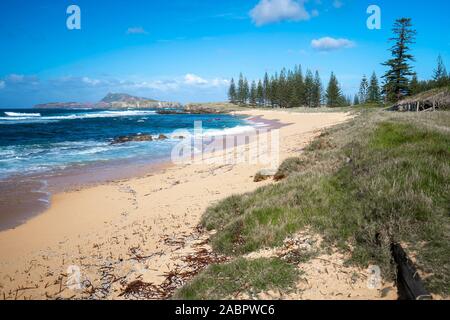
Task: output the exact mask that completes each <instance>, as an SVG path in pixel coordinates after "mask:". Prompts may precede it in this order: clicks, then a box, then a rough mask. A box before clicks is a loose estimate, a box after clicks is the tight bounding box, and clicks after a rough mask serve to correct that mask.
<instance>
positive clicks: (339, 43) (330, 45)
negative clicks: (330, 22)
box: [311, 37, 355, 51]
mask: <svg viewBox="0 0 450 320" xmlns="http://www.w3.org/2000/svg"><path fill="white" fill-rule="evenodd" d="M311 46H312V47H313V48H314V49H316V50H319V51H332V50H338V49H342V48H351V47H354V46H355V43H354V42H353V41H350V40H348V39H335V38H331V37H324V38H320V39H315V40H312V41H311Z"/></svg>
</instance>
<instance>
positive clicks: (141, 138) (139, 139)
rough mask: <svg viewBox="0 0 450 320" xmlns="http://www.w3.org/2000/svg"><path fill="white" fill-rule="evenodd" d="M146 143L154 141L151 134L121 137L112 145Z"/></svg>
mask: <svg viewBox="0 0 450 320" xmlns="http://www.w3.org/2000/svg"><path fill="white" fill-rule="evenodd" d="M145 141H153V137H152V136H151V135H149V134H136V135H129V136H120V137H117V138H114V141H113V142H112V143H111V144H121V143H127V142H145Z"/></svg>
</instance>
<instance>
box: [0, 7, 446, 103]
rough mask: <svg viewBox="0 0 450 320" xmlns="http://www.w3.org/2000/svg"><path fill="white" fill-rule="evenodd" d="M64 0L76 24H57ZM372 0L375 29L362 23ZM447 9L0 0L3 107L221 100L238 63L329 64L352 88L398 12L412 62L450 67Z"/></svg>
mask: <svg viewBox="0 0 450 320" xmlns="http://www.w3.org/2000/svg"><path fill="white" fill-rule="evenodd" d="M72 4H76V5H78V6H79V7H80V9H81V30H68V29H67V27H66V20H67V17H68V15H67V14H66V9H67V7H68V6H69V5H72ZM371 4H376V5H378V6H379V7H380V8H381V14H382V29H381V30H369V29H368V28H367V27H366V20H367V18H368V16H369V15H368V14H367V13H366V9H367V7H368V6H369V5H371ZM448 12H450V2H448V1H444V0H430V1H417V0H416V1H411V0H409V1H407V0H399V1H391V0H371V1H366V0H308V1H303V0H222V1H219V0H189V1H187V0H165V1H162V0H161V1H160V0H152V1H148V0H147V1H146V0H128V1H125V0H115V1H110V0H95V1H92V0H70V1H67V0H58V1H54V0H39V1H29V0H2V1H1V2H0V38H1V41H0V61H2V63H1V64H0V107H30V106H32V105H34V104H36V103H43V102H50V101H80V102H89V101H90V102H96V101H98V100H99V99H101V98H102V97H103V96H104V95H105V94H106V93H108V92H126V93H130V94H135V95H139V96H144V97H149V98H155V99H160V100H170V101H181V102H194V101H222V100H225V99H226V91H227V85H228V83H227V82H228V80H229V79H230V78H231V77H237V76H238V75H239V73H240V72H243V73H244V74H245V75H247V77H248V78H249V79H258V78H259V77H262V75H263V74H264V72H265V71H268V72H270V73H272V72H275V71H278V70H279V69H281V68H282V67H288V68H289V67H293V66H294V65H295V64H301V65H302V66H303V68H304V69H306V68H311V69H313V70H316V69H317V70H319V72H320V74H321V76H322V80H323V82H324V83H326V82H327V81H328V78H329V74H330V73H331V71H334V72H335V73H336V74H337V76H338V79H339V81H340V83H341V85H342V89H343V91H344V92H345V93H346V94H353V93H354V92H356V91H357V89H358V84H359V81H360V78H361V77H362V75H363V74H364V73H366V74H370V73H371V72H372V71H376V72H377V74H378V75H381V74H382V73H383V67H382V66H381V65H380V63H381V62H383V61H384V60H386V59H387V58H388V52H387V51H386V50H387V48H388V47H389V44H388V42H387V39H388V38H389V37H390V29H391V26H392V23H393V21H394V20H395V19H396V18H399V17H402V16H406V17H411V18H412V19H413V24H414V26H415V28H416V29H417V30H418V37H417V43H416V44H415V45H414V46H413V48H414V54H415V55H416V58H417V62H416V63H415V66H416V71H417V73H418V75H419V78H421V79H426V78H429V77H430V76H431V74H432V71H433V68H434V67H435V64H436V58H437V56H438V54H441V55H442V57H443V58H444V61H445V62H446V63H447V66H448V68H449V69H450V23H448ZM314 40H315V42H313V41H314ZM330 41H331V44H332V45H333V47H332V48H330V47H327V48H325V47H324V45H326V44H328V45H329V44H330ZM313 43H315V44H316V45H315V46H314V45H313ZM325 49H327V50H325Z"/></svg>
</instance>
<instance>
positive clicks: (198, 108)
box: [183, 104, 229, 114]
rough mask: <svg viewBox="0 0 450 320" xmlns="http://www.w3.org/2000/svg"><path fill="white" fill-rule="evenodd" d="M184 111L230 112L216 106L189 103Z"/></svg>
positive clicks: (203, 112) (198, 112)
mask: <svg viewBox="0 0 450 320" xmlns="http://www.w3.org/2000/svg"><path fill="white" fill-rule="evenodd" d="M183 111H184V112H186V113H189V114H224V113H228V112H229V111H227V110H224V109H223V108H215V107H214V106H208V105H202V104H188V105H186V106H185V107H184V109H183Z"/></svg>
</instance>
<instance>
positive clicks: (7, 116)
mask: <svg viewBox="0 0 450 320" xmlns="http://www.w3.org/2000/svg"><path fill="white" fill-rule="evenodd" d="M196 121H201V122H202V127H203V130H209V131H211V132H214V133H215V134H218V135H219V134H224V133H226V132H227V131H229V132H233V133H237V132H240V131H245V130H246V129H247V128H248V127H249V126H250V124H249V123H248V122H247V121H246V120H245V119H244V117H239V116H232V115H210V114H205V115H191V114H169V115H167V114H158V113H157V112H156V110H150V109H149V110H147V109H145V110H118V111H112V110H98V109H92V110H87V109H83V110H68V109H43V110H41V109H30V110H26V109H20V110H14V109H1V110H0V137H1V138H0V230H2V229H5V228H9V227H14V226H17V225H19V224H20V223H23V222H24V221H25V220H26V218H28V217H29V215H30V214H31V215H32V214H36V213H37V212H40V211H42V210H43V209H44V208H45V207H46V206H48V205H49V201H50V200H49V199H50V189H51V187H49V185H48V184H49V181H52V179H53V180H55V177H60V176H70V174H67V173H71V175H72V176H74V175H75V176H77V175H79V173H81V172H90V173H89V175H93V176H98V177H100V176H101V173H100V172H101V170H99V168H111V167H113V168H114V166H115V165H119V164H123V163H127V164H152V163H158V162H164V161H168V160H169V159H170V154H171V150H172V148H173V146H174V145H175V144H177V143H179V142H180V139H179V137H175V136H174V134H173V133H174V131H176V130H180V129H184V130H186V131H188V132H190V133H193V130H194V122H196ZM138 134H141V135H144V134H145V135H152V136H153V137H155V138H156V137H158V136H159V135H160V134H163V135H165V136H167V137H168V139H166V140H162V141H147V142H129V143H120V144H114V143H112V142H113V141H114V139H115V138H117V137H120V136H130V135H138ZM89 168H90V169H89ZM92 168H95V170H93V169H92ZM89 170H90V171H89ZM110 171H111V170H110ZM112 171H115V170H112ZM97 172H99V173H98V174H97ZM38 204H39V205H38Z"/></svg>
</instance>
